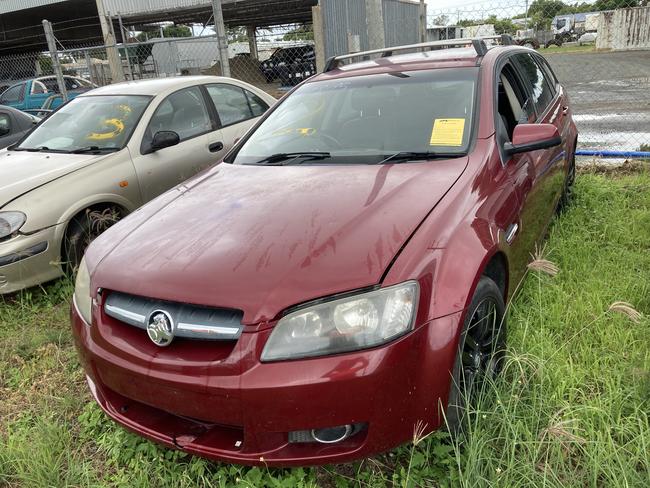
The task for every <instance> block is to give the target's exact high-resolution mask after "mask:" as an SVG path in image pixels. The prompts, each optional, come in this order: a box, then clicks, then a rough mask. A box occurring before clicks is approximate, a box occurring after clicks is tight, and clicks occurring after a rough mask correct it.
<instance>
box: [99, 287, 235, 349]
mask: <svg viewBox="0 0 650 488" xmlns="http://www.w3.org/2000/svg"><path fill="white" fill-rule="evenodd" d="M161 310H162V311H165V312H166V313H168V314H169V316H170V317H171V318H172V321H173V323H174V324H176V325H175V326H174V331H173V334H174V336H175V337H185V338H188V339H203V340H235V339H238V338H239V336H240V335H241V332H242V330H243V328H244V326H243V325H242V324H241V319H242V317H243V315H244V314H243V312H241V311H240V310H233V309H225V308H209V307H202V306H197V305H190V304H187V303H176V302H168V301H163V300H154V299H150V298H144V297H139V296H135V295H128V294H126V293H120V292H112V293H110V294H109V295H108V297H107V298H106V301H105V302H104V313H105V314H106V315H108V316H109V317H112V318H114V319H116V320H119V321H120V322H122V323H125V324H128V325H131V326H134V327H137V328H139V329H144V330H146V329H147V324H148V321H149V317H150V316H151V314H152V313H154V312H156V311H161Z"/></svg>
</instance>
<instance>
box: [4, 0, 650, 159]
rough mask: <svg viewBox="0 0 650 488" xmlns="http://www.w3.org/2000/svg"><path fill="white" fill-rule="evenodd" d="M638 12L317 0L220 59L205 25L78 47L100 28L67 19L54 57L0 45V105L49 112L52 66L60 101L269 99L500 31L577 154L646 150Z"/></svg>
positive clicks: (646, 89) (245, 33)
mask: <svg viewBox="0 0 650 488" xmlns="http://www.w3.org/2000/svg"><path fill="white" fill-rule="evenodd" d="M648 3H649V2H648V0H596V1H595V2H593V3H585V2H582V3H575V4H571V3H565V2H563V1H560V0H535V1H531V2H527V1H526V0H500V1H491V0H483V1H480V0H467V1H463V0H459V1H454V2H452V1H446V0H440V1H437V2H435V3H433V2H432V3H431V4H429V5H426V6H425V5H424V4H423V3H420V2H417V1H416V2H414V1H408V0H321V1H320V2H319V3H318V5H317V6H316V7H314V9H313V16H312V20H313V22H312V23H304V22H303V23H298V24H295V23H294V24H283V25H271V26H265V27H259V26H258V27H251V26H236V25H228V24H227V25H226V37H227V50H226V48H225V46H221V45H220V43H219V37H218V35H217V33H216V28H214V27H212V26H211V25H209V24H207V25H203V26H197V25H189V26H181V25H171V24H150V25H146V24H145V25H140V26H139V27H138V28H135V27H125V26H124V24H123V22H122V19H115V18H110V17H109V18H108V19H107V22H106V24H104V26H103V27H104V31H106V29H105V28H106V26H108V37H106V36H104V39H108V41H111V42H106V43H105V44H104V43H102V42H101V41H98V40H97V39H98V38H97V36H95V37H93V38H85V39H84V38H81V39H80V38H77V37H75V36H74V35H73V34H74V33H75V32H78V31H79V27H86V28H91V29H92V28H95V29H96V30H97V31H99V32H102V25H100V24H101V23H100V20H101V19H99V18H89V19H81V20H79V21H77V22H71V21H66V22H62V23H59V24H56V23H55V24H53V26H52V31H53V36H54V49H45V48H44V47H42V46H44V45H45V40H46V39H45V33H44V30H43V27H42V26H34V28H32V29H28V28H25V33H26V34H25V42H24V46H22V48H21V49H19V50H18V51H20V52H21V54H16V50H15V49H12V50H7V49H5V48H4V47H3V45H2V41H0V90H3V89H5V88H7V87H10V89H9V90H7V91H5V92H4V93H2V95H0V103H6V104H10V105H14V106H26V108H31V109H34V108H38V107H34V106H29V107H27V105H26V104H25V103H23V104H22V105H20V103H19V101H20V100H21V97H22V99H23V100H26V99H30V98H34V100H35V102H34V104H38V103H41V102H42V103H47V102H46V101H45V100H44V99H43V96H42V95H43V93H45V94H49V95H51V96H50V97H49V100H50V102H49V103H50V105H51V104H52V100H53V99H54V98H56V96H57V93H58V92H60V91H61V90H60V89H59V86H58V85H59V83H60V82H57V80H56V77H55V74H56V73H55V68H56V64H57V63H55V62H54V61H55V60H58V62H59V64H60V69H61V72H62V74H63V75H64V77H63V80H62V83H64V84H66V85H67V86H66V88H67V91H68V92H70V93H71V95H70V96H73V95H74V93H75V92H76V91H82V90H84V89H87V87H86V85H85V84H84V81H85V82H86V83H88V82H89V83H92V84H94V85H106V84H110V83H114V82H117V81H122V80H138V79H146V78H155V77H166V76H179V75H200V74H212V75H220V74H224V73H226V74H229V75H230V76H232V77H235V78H238V79H241V80H244V81H246V82H249V83H251V84H253V85H256V86H258V87H261V88H262V89H264V90H265V91H267V92H269V93H271V94H272V95H274V96H276V97H278V96H281V95H282V94H283V93H284V92H286V91H287V90H289V89H290V88H291V87H292V86H293V85H295V84H297V83H299V82H301V81H302V80H304V79H305V78H307V77H309V76H312V75H313V74H315V73H316V72H317V71H318V70H321V69H322V68H323V66H324V63H325V60H326V59H327V58H328V57H330V56H333V55H339V54H345V53H351V52H358V51H363V50H368V49H375V48H383V47H386V46H395V45H404V44H412V43H417V42H426V41H436V40H444V39H454V38H467V37H471V38H473V37H485V36H491V35H495V34H509V35H511V36H512V37H513V39H514V40H515V41H516V42H517V43H519V44H521V45H525V46H528V47H530V48H533V49H537V50H538V51H539V52H540V53H541V54H542V55H544V56H545V57H546V59H547V60H548V61H549V63H550V65H551V66H552V67H553V69H554V71H555V73H556V75H557V77H558V78H559V79H560V81H561V82H562V84H563V85H564V87H565V88H566V90H567V91H568V93H569V96H570V97H571V100H572V104H573V108H574V113H575V115H574V118H575V120H576V122H577V124H578V128H579V131H580V139H579V142H580V146H581V148H583V149H597V150H603V149H612V150H638V149H642V150H647V149H648V145H650V97H648V93H650V6H648V5H647V4H648ZM445 5H448V6H446V7H445ZM79 24H82V25H81V26H80V25H79ZM100 37H101V36H100ZM224 44H225V43H224ZM30 46H41V47H40V49H30ZM220 47H221V49H220ZM226 52H227V55H225V53H226ZM224 55H225V59H224ZM224 63H225V65H224ZM43 77H44V78H43ZM68 77H73V78H68ZM30 78H42V80H41V81H42V82H41V84H40V85H37V84H36V83H33V84H32V85H31V88H29V90H31V91H33V90H36V91H37V92H38V91H42V92H43V93H24V91H25V90H26V89H27V88H26V87H25V86H23V88H22V90H23V92H21V88H16V86H20V85H19V84H18V85H16V83H17V82H18V81H19V80H24V79H30ZM75 79H76V80H77V81H75ZM12 85H14V86H13V87H12ZM32 95H38V96H33V97H32ZM59 97H60V95H59ZM40 106H41V105H39V107H40ZM46 108H47V107H46Z"/></svg>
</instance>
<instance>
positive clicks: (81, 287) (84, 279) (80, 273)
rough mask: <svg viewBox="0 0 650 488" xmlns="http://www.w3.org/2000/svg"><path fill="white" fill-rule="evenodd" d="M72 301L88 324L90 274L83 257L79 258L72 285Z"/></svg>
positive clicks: (90, 302)
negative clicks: (79, 261)
mask: <svg viewBox="0 0 650 488" xmlns="http://www.w3.org/2000/svg"><path fill="white" fill-rule="evenodd" d="M74 302H75V304H76V306H77V310H78V311H79V313H80V314H81V316H82V317H83V319H84V320H85V321H86V323H87V324H88V325H90V324H91V323H92V299H91V298H90V274H89V273H88V268H87V267H86V260H85V258H81V263H80V264H79V269H78V270H77V280H76V282H75V285H74Z"/></svg>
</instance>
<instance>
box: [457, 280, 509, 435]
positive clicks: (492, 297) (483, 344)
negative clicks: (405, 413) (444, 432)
mask: <svg viewBox="0 0 650 488" xmlns="http://www.w3.org/2000/svg"><path fill="white" fill-rule="evenodd" d="M505 346H506V319H505V303H504V301H503V295H502V294H501V290H500V289H499V287H498V286H497V284H496V283H495V282H494V281H493V280H491V279H490V278H488V277H487V276H482V277H481V279H480V280H479V282H478V285H477V286H476V291H475V292H474V296H473V297H472V301H471V303H470V305H469V307H468V308H467V313H466V314H465V319H464V321H463V328H462V331H461V333H460V338H459V340H458V349H457V353H456V360H455V362H454V368H453V370H452V375H451V387H450V392H449V400H448V403H447V412H446V421H447V427H448V429H449V432H450V433H451V434H452V435H454V436H455V435H458V434H460V433H462V432H463V431H465V430H466V426H467V413H468V409H469V408H470V407H471V405H472V403H473V402H474V401H475V400H476V396H477V394H479V393H480V392H481V388H482V386H483V385H484V383H485V380H486V379H493V378H495V377H496V376H497V375H498V373H499V372H500V371H501V369H502V367H503V361H504V358H505Z"/></svg>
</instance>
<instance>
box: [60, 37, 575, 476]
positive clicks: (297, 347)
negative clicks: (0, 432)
mask: <svg viewBox="0 0 650 488" xmlns="http://www.w3.org/2000/svg"><path fill="white" fill-rule="evenodd" d="M502 40H503V43H502V44H507V42H506V41H507V40H508V39H507V38H504V39H502ZM494 44H496V42H495V43H494ZM451 46H463V47H459V48H453V49H450V48H449V47H451ZM441 48H445V49H441ZM400 50H403V51H406V50H407V49H406V48H391V49H386V50H381V51H372V52H366V53H358V54H354V55H345V56H340V57H337V58H333V59H331V60H330V61H329V62H328V63H327V67H326V69H325V72H323V73H321V74H319V75H317V76H314V77H312V78H311V79H309V80H307V81H306V82H304V83H302V84H301V85H299V86H298V87H297V88H296V89H294V90H293V91H292V92H291V93H290V94H289V95H288V96H286V97H285V98H284V99H283V100H282V101H281V102H280V103H278V104H277V105H276V106H275V107H273V108H272V109H271V110H269V111H268V112H267V113H266V114H265V116H264V117H263V118H262V119H261V120H260V121H259V123H258V124H257V125H256V126H255V127H254V128H253V129H252V130H251V131H250V132H249V133H248V134H247V135H246V136H245V137H244V138H242V140H241V141H240V142H239V143H238V144H237V145H236V146H235V147H234V148H233V150H232V151H230V153H229V154H228V155H227V156H226V157H225V159H224V161H223V162H222V163H221V164H218V165H216V166H214V167H212V168H210V169H209V170H207V171H206V172H204V173H202V174H200V175H198V176H196V177H194V178H192V179H190V180H188V181H187V182H185V183H184V184H181V185H180V186H178V187H176V188H174V189H172V190H170V191H168V192H167V193H165V194H163V195H162V196H160V197H158V198H156V199H155V200H153V201H152V202H151V203H149V204H147V205H145V206H144V207H142V208H141V209H139V210H137V211H135V212H134V213H133V214H132V215H131V216H129V217H127V218H126V219H124V220H123V221H121V222H118V223H117V224H116V225H115V226H113V227H112V228H111V229H109V230H108V231H107V232H106V233H104V234H103V235H101V236H100V237H99V238H98V239H96V240H95V241H94V242H93V243H92V244H91V246H90V247H89V249H88V251H87V253H86V256H85V259H84V261H83V262H82V264H81V266H80V269H79V272H78V277H77V285H76V290H75V296H74V303H73V306H72V311H71V318H72V327H73V329H74V334H75V337H76V344H77V347H78V350H79V355H80V358H81V362H82V364H83V367H84V368H85V371H86V374H87V377H88V384H89V385H90V389H91V391H92V394H93V395H94V397H95V399H96V400H97V402H98V403H99V405H100V406H101V408H102V409H103V410H104V411H105V412H106V413H107V414H108V415H109V416H110V417H112V418H113V419H114V420H116V421H117V422H118V423H120V424H121V425H123V426H125V427H126V428H128V429H130V430H132V431H134V432H136V433H138V434H140V435H142V436H145V437H147V438H149V439H152V440H154V441H157V442H159V443H162V444H164V445H167V446H169V447H174V448H178V449H182V450H184V451H186V452H189V453H192V454H197V455H199V456H205V457H208V458H211V459H215V460H221V461H227V462H233V463H242V464H251V465H255V464H259V465H271V466H292V465H312V464H325V463H338V462H345V461H350V460H353V459H357V458H361V457H365V456H369V455H372V454H375V453H378V452H381V451H385V450H388V449H391V448H393V447H395V446H397V445H399V444H401V443H404V442H406V441H409V440H411V439H412V436H413V432H414V428H415V426H416V425H417V424H421V425H424V426H426V428H425V432H429V431H432V430H434V429H437V428H439V427H441V426H444V425H445V424H448V426H449V427H450V428H452V429H454V428H457V427H458V426H459V425H462V420H463V412H464V411H465V407H466V406H467V401H468V400H467V398H468V396H469V398H470V399H471V395H466V394H465V393H469V394H471V392H472V391H475V388H476V387H477V385H478V384H480V382H481V381H482V380H483V379H484V378H485V377H486V375H493V374H496V373H497V372H498V370H499V366H500V363H501V362H502V361H501V360H502V358H503V354H504V347H505V337H506V328H505V322H504V313H505V311H504V308H505V303H507V301H508V299H509V297H510V294H511V293H512V291H513V289H514V287H515V285H516V283H518V282H519V280H520V279H521V278H522V276H523V273H524V271H525V268H526V264H527V262H528V261H529V259H530V253H531V252H532V251H533V250H534V248H535V244H536V243H537V242H539V241H540V240H541V239H543V237H544V234H545V232H546V229H547V226H548V225H549V222H550V221H551V219H552V217H553V215H554V212H555V211H556V209H557V208H558V207H560V206H562V205H563V204H565V203H566V202H567V200H568V197H569V193H570V190H571V185H572V183H573V179H574V153H575V148H576V140H577V131H576V127H575V124H574V123H573V121H572V118H571V110H570V108H569V101H568V99H567V95H566V93H565V91H564V89H563V88H562V86H561V85H560V84H559V83H558V81H557V79H556V77H555V75H554V74H553V72H552V70H551V68H550V67H549V65H548V64H547V62H546V61H545V60H544V58H543V57H542V56H540V55H538V54H537V53H535V52H534V51H532V50H529V49H526V48H522V47H515V46H510V45H499V46H496V45H495V46H492V47H488V46H487V45H486V42H485V39H479V40H473V41H472V40H455V41H443V42H433V43H426V44H422V45H416V46H410V47H409V48H408V51H409V52H408V53H402V54H397V53H398V52H399V51H400ZM359 56H361V57H362V58H363V60H361V61H359V62H356V63H354V62H351V61H352V60H353V59H354V57H359ZM188 157H191V155H188Z"/></svg>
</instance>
